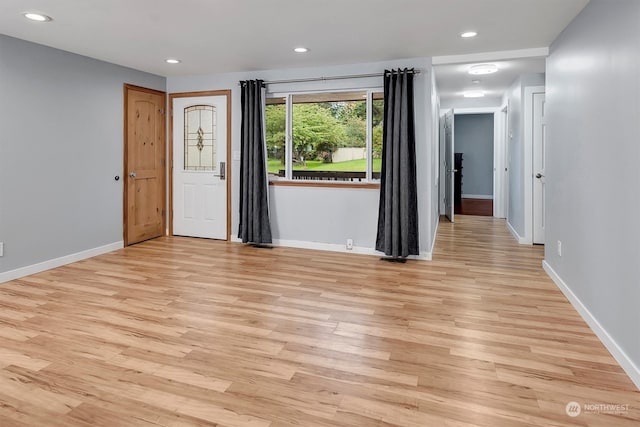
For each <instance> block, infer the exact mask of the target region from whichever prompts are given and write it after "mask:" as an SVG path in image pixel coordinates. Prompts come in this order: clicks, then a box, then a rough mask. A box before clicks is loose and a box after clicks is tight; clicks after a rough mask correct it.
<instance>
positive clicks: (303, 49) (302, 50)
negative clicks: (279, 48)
mask: <svg viewBox="0 0 640 427" xmlns="http://www.w3.org/2000/svg"><path fill="white" fill-rule="evenodd" d="M293 51H294V52H296V53H306V52H309V49H307V48H306V47H302V46H300V47H296V48H295V49H293Z"/></svg>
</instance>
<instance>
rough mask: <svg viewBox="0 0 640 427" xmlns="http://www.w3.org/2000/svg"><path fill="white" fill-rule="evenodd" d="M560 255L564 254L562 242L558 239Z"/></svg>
mask: <svg viewBox="0 0 640 427" xmlns="http://www.w3.org/2000/svg"><path fill="white" fill-rule="evenodd" d="M558 256H562V242H561V241H560V240H558Z"/></svg>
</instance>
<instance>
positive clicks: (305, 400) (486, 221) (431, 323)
mask: <svg viewBox="0 0 640 427" xmlns="http://www.w3.org/2000/svg"><path fill="white" fill-rule="evenodd" d="M434 258H435V259H434V261H432V262H418V261H414V262H408V263H407V264H391V263H386V262H382V261H379V260H378V259H377V258H376V257H370V256H359V255H345V254H338V253H328V252H317V251H306V250H297V249H287V248H276V249H273V250H268V249H257V248H252V247H245V246H243V245H240V244H227V243H222V242H215V241H208V240H201V239H187V238H160V239H156V240H153V241H149V242H145V243H142V244H139V245H136V246H133V247H130V248H127V249H124V250H120V251H116V252H113V253H110V254H107V255H103V256H99V257H96V258H92V259H89V260H85V261H82V262H78V263H75V264H72V265H69V266H65V267H61V268H57V269H55V270H50V271H47V272H44V273H41V274H37V275H34V276H30V277H27V278H24V279H21V280H15V281H12V282H8V283H4V284H2V285H0V426H3V427H5V426H14V425H16V426H22V425H29V426H128V425H141V426H153V425H160V426H191V425H198V426H199V425H224V426H388V425H401V426H420V427H423V426H436V427H440V426H470V425H479V426H491V427H494V426H525V425H536V426H561V425H578V426H587V425H588V426H638V425H639V423H640V392H638V391H637V390H636V389H635V387H634V386H633V384H632V383H631V381H630V380H629V379H628V377H627V376H626V375H625V374H624V373H623V371H622V370H621V368H620V367H619V366H618V365H617V363H616V362H615V361H614V359H613V358H612V357H611V355H610V354H609V353H608V352H607V350H606V349H605V348H604V347H603V345H602V344H601V343H600V342H599V341H598V339H597V338H596V336H595V335H594V334H593V333H592V332H591V330H590V329H589V328H588V327H587V325H586V324H585V323H584V322H583V321H582V320H581V318H580V317H579V315H578V314H577V313H576V311H575V310H574V309H573V308H572V307H571V305H570V304H569V303H568V302H567V300H566V299H565V298H564V296H563V295H562V294H561V293H560V291H558V290H557V288H556V287H555V285H554V284H553V283H552V282H551V280H550V279H549V278H548V277H547V276H546V275H545V273H544V272H543V270H542V268H541V261H542V248H541V247H530V246H519V245H517V244H515V242H514V241H513V239H512V238H511V236H510V235H509V234H508V232H507V231H506V229H505V224H504V221H501V220H495V219H493V218H484V217H470V216H468V217H459V222H457V223H456V224H455V225H452V224H449V223H446V222H442V223H441V224H440V228H439V233H438V240H437V244H436V248H435V254H434ZM636 327H637V325H636ZM570 401H576V402H579V403H581V404H585V403H596V404H601V403H604V404H621V405H628V411H627V412H626V413H624V414H622V415H619V416H614V415H603V414H595V413H583V414H581V415H579V416H578V417H575V418H570V417H569V416H567V415H566V413H565V407H566V405H567V403H568V402H570Z"/></svg>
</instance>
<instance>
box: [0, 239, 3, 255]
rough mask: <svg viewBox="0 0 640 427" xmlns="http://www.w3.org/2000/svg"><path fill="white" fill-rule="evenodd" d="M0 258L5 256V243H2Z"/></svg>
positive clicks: (0, 244) (0, 245)
mask: <svg viewBox="0 0 640 427" xmlns="http://www.w3.org/2000/svg"><path fill="white" fill-rule="evenodd" d="M0 256H4V242H0Z"/></svg>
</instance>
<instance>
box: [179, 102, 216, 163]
mask: <svg viewBox="0 0 640 427" xmlns="http://www.w3.org/2000/svg"><path fill="white" fill-rule="evenodd" d="M216 120H217V115H216V108H215V107H213V106H210V105H193V106H191V107H187V108H185V109H184V170H186V171H213V170H214V165H215V164H216V126H217V123H216Z"/></svg>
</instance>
